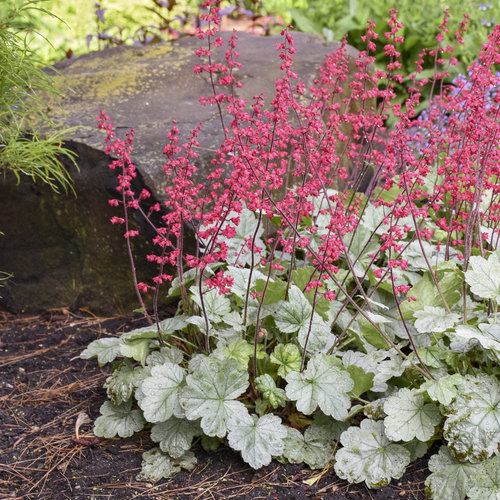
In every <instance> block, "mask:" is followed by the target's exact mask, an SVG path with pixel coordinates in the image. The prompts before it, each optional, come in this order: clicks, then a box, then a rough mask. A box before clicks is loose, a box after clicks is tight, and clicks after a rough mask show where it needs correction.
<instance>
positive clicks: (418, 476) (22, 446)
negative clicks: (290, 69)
mask: <svg viewBox="0 0 500 500" xmlns="http://www.w3.org/2000/svg"><path fill="white" fill-rule="evenodd" d="M137 326H142V325H141V323H140V320H139V319H135V318H132V317H116V318H96V317H94V316H90V315H86V314H84V313H81V314H73V313H70V312H69V311H67V310H59V311H51V312H48V313H46V314H44V315H42V316H21V317H15V316H10V315H3V316H0V453H1V454H0V499H18V500H20V499H47V500H60V499H82V500H83V499H89V500H94V499H95V500H101V499H136V498H137V499H148V498H151V499H166V498H169V499H170V498H172V499H180V500H187V499H205V498H206V499H222V498H228V499H229V498H236V499H238V498H241V499H258V498H271V499H297V500H298V499H334V500H337V499H349V500H351V499H352V500H361V499H363V500H364V499H373V500H375V499H376V500H395V499H400V500H423V499H425V494H424V480H425V477H426V476H427V474H428V470H427V467H426V464H427V462H426V460H421V461H419V462H417V463H415V464H412V465H411V466H410V467H409V468H408V470H407V472H406V474H405V475H404V477H403V478H402V479H400V480H399V481H397V482H394V481H393V483H394V484H392V483H391V484H390V485H388V486H385V487H383V488H381V489H379V490H368V489H367V488H366V487H365V486H364V485H349V484H348V483H346V482H345V481H343V480H341V479H339V478H338V477H337V476H336V475H335V473H334V471H333V468H330V469H329V470H327V471H311V470H308V469H306V468H305V467H304V466H303V465H302V464H299V465H290V464H289V465H281V464H279V463H277V462H273V463H271V465H269V466H268V467H265V468H264V469H262V470H259V471H254V470H253V469H251V468H250V467H249V466H248V465H246V464H245V463H244V462H243V461H242V460H241V457H240V456H239V455H237V454H236V453H234V452H232V451H231V450H229V449H222V450H219V451H215V452H208V453H207V452H205V451H203V450H202V449H201V448H200V449H195V450H194V451H195V453H196V456H197V457H198V465H197V466H196V467H195V469H194V470H193V471H191V472H185V471H182V472H181V473H179V474H178V475H177V476H175V477H174V478H173V479H170V480H168V481H160V482H159V483H156V484H154V485H153V484H148V483H143V482H142V483H141V482H137V481H136V480H135V476H136V475H137V474H138V472H139V471H140V467H141V454H142V452H143V451H146V450H147V449H150V448H152V447H153V443H152V442H151V440H150V438H149V433H148V431H144V432H141V433H138V434H136V435H134V436H133V437H132V438H129V439H117V440H106V439H95V438H94V439H92V438H93V435H92V422H93V421H94V420H95V419H96V418H97V417H98V416H99V407H100V406H101V404H102V403H103V401H105V400H106V393H105V391H104V390H103V389H102V384H103V382H104V380H105V378H106V377H107V375H108V374H109V371H110V367H109V366H106V367H104V368H103V369H100V368H99V367H98V366H97V363H96V361H95V359H92V360H88V361H87V360H82V359H80V358H79V357H78V356H79V354H80V352H81V351H82V350H83V349H84V348H85V347H86V346H87V344H88V343H89V342H90V341H92V340H94V339H96V338H98V337H101V336H110V335H115V334H117V333H118V332H122V331H130V330H131V329H132V328H135V327H137ZM83 414H87V415H88V417H90V419H89V420H90V421H88V419H85V417H83ZM79 415H80V418H79V424H78V426H77V419H78V416H79ZM82 417H83V418H82ZM86 420H87V422H86V423H85V421H86ZM82 421H83V422H84V423H83V424H82V425H80V422H82ZM76 427H79V429H77V428H76ZM321 474H322V475H321ZM317 477H320V479H319V480H318V481H316V482H314V483H313V485H312V486H310V485H309V484H311V483H312V482H313V480H314V478H317ZM305 481H307V482H308V483H309V484H307V483H306V482H305Z"/></svg>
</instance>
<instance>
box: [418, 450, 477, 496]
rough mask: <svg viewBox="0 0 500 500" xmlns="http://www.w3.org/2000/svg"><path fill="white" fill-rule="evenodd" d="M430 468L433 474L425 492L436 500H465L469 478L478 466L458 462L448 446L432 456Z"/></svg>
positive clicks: (429, 477)
mask: <svg viewBox="0 0 500 500" xmlns="http://www.w3.org/2000/svg"><path fill="white" fill-rule="evenodd" d="M428 466H429V470H430V471H431V472H432V474H430V475H429V476H428V477H427V479H426V480H425V486H426V490H425V491H426V493H427V495H428V496H429V497H430V498H432V499H434V500H464V498H465V495H466V494H467V491H468V488H467V485H468V482H469V478H471V477H472V476H473V475H475V474H476V471H477V468H478V465H474V464H471V463H469V462H459V461H458V460H456V459H455V458H454V457H452V456H451V454H450V451H449V450H448V448H447V447H446V446H441V448H440V449H439V453H437V454H436V455H432V457H431V458H430V459H429V465H428Z"/></svg>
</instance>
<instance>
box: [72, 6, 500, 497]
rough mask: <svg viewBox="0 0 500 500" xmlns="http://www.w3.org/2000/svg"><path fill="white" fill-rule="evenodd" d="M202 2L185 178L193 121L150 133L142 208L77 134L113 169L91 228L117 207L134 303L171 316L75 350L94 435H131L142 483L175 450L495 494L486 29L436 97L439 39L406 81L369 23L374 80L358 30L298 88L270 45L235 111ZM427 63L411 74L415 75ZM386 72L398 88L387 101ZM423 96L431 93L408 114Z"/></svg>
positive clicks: (490, 70)
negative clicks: (160, 154) (144, 238)
mask: <svg viewBox="0 0 500 500" xmlns="http://www.w3.org/2000/svg"><path fill="white" fill-rule="evenodd" d="M205 7H206V8H207V13H206V14H205V15H204V18H203V20H204V23H205V25H204V27H203V29H200V31H199V33H198V36H199V38H200V39H201V40H203V41H204V45H203V46H202V47H201V48H200V49H199V50H198V51H197V54H198V55H199V56H200V63H199V64H198V65H197V66H196V67H195V68H194V72H195V73H196V74H199V73H204V74H206V75H208V78H209V81H210V83H211V89H212V93H211V95H208V96H203V97H201V98H200V104H201V105H202V106H212V107H214V109H216V110H217V111H218V113H219V116H220V122H221V127H222V129H223V132H224V140H223V142H222V144H221V145H220V147H219V148H218V149H217V151H216V153H215V154H214V157H213V160H212V165H213V168H212V170H211V171H210V173H209V174H208V175H207V177H206V181H205V182H204V183H203V184H197V183H196V182H195V181H194V180H193V179H194V175H193V174H194V173H195V172H196V170H197V166H196V164H197V157H198V152H197V148H198V142H197V137H198V135H199V134H202V133H203V125H202V124H200V126H199V127H198V128H196V129H195V130H193V131H192V133H191V135H190V137H188V138H185V139H181V138H180V137H179V129H178V128H177V127H176V125H175V124H174V125H173V126H172V128H171V130H170V131H169V132H168V134H167V139H168V142H167V144H166V146H165V149H164V154H165V165H164V167H163V168H164V172H165V176H166V179H167V182H166V185H167V188H166V189H165V195H164V199H163V200H161V201H158V202H153V203H151V200H147V199H148V198H150V193H149V192H147V191H142V192H139V193H138V192H135V191H134V189H133V188H132V180H133V178H134V177H135V175H136V170H135V166H134V164H133V162H132V159H131V152H132V140H133V132H131V133H130V134H129V135H128V136H127V137H126V138H125V139H124V140H123V139H119V138H117V137H116V136H115V133H114V132H113V125H112V123H111V122H110V119H109V118H108V117H107V116H106V115H105V114H104V113H102V114H101V116H100V118H99V127H100V128H102V129H103V130H104V131H105V132H106V134H107V138H106V143H107V152H108V153H109V154H110V155H112V156H113V157H114V158H116V159H115V160H113V161H112V163H111V164H110V167H111V168H112V169H114V170H115V172H116V174H117V179H118V187H117V190H118V192H119V196H118V198H117V199H113V200H111V201H110V203H111V204H112V205H114V206H116V207H118V208H119V209H121V211H122V212H121V214H120V215H117V216H116V217H114V218H113V220H112V222H113V223H116V224H122V225H123V227H124V236H125V238H126V239H127V242H129V241H130V239H131V238H133V237H135V236H136V235H137V231H135V230H133V229H131V226H130V224H129V220H130V219H129V217H130V216H129V214H131V213H133V212H135V213H136V215H138V216H141V217H143V218H144V220H145V221H146V223H147V224H148V225H149V226H150V227H151V229H152V230H154V234H155V236H154V240H153V242H154V247H155V249H156V251H155V252H154V253H152V254H151V255H148V256H147V259H148V260H149V261H151V262H155V263H156V264H157V265H158V274H157V275H156V276H155V277H153V279H152V280H151V282H150V283H139V282H137V281H136V280H135V278H134V280H135V281H134V285H135V288H136V290H137V293H138V296H139V300H140V301H141V304H142V307H143V308H144V303H143V302H142V297H143V295H144V294H152V295H153V297H154V302H155V304H158V297H159V296H160V294H165V293H166V294H168V295H170V296H171V297H177V298H178V312H177V314H176V315H175V316H174V317H171V318H167V319H163V320H160V316H159V312H158V306H155V307H154V309H153V312H152V313H151V314H149V313H148V312H147V311H146V309H145V308H144V313H145V314H146V317H147V318H148V320H149V323H150V325H149V326H147V327H144V328H140V329H137V330H134V331H132V332H128V333H125V334H123V335H121V336H120V337H117V338H115V337H112V338H103V339H99V340H96V341H94V342H92V343H91V344H90V345H89V346H88V348H87V349H86V350H85V351H84V352H83V353H82V357H83V358H85V359H87V358H90V357H92V356H97V360H98V362H99V364H101V365H103V364H105V363H110V362H114V363H115V364H114V369H113V372H112V374H111V375H110V376H109V377H108V378H107V380H106V383H105V388H106V390H107V393H108V396H109V401H106V402H105V403H104V404H103V405H102V407H101V416H100V417H98V419H97V420H96V422H95V430H94V432H95V434H96V435H97V436H101V437H104V438H112V437H115V436H119V437H123V438H125V437H129V436H131V435H132V434H133V433H135V432H139V431H142V430H143V429H147V430H148V431H150V433H151V439H152V441H154V442H155V443H157V444H158V447H156V448H153V449H152V450H151V451H148V452H146V453H145V454H144V456H143V459H144V461H143V470H142V472H141V474H140V475H139V478H142V479H147V480H159V479H160V478H167V477H169V476H171V475H172V474H174V473H175V472H177V471H179V470H180V469H181V468H182V467H184V468H187V469H190V468H192V467H194V465H195V463H196V458H195V455H194V454H193V453H192V451H191V448H192V446H193V444H194V443H200V444H201V446H203V447H204V448H206V449H214V448H215V447H217V446H218V445H220V444H226V445H229V446H230V447H231V448H233V449H234V450H237V451H238V452H240V453H241V456H242V458H243V460H245V461H246V462H247V463H248V464H249V465H250V466H252V467H253V468H255V469H258V468H260V467H263V466H265V465H268V464H269V463H270V462H271V460H272V459H273V458H275V459H278V460H281V461H288V462H304V463H306V464H307V465H309V466H310V467H312V468H317V469H323V468H326V467H328V466H329V464H333V466H334V468H335V471H336V473H337V474H338V476H340V477H341V478H344V479H346V480H348V481H349V482H352V483H359V482H365V483H366V484H367V485H368V486H369V487H373V488H376V487H379V486H381V485H384V484H387V483H388V482H389V481H391V479H397V478H400V477H401V476H402V475H403V474H404V472H405V469H406V467H407V466H408V465H409V464H410V463H411V462H412V461H414V460H416V459H417V458H419V457H422V456H424V455H425V454H426V453H427V452H429V453H430V454H431V455H432V456H431V458H430V461H429V469H430V471H431V474H430V476H429V478H428V479H427V481H426V485H427V490H428V494H429V495H430V496H431V497H432V498H438V499H443V500H444V499H449V498H457V499H458V498H465V496H466V495H468V496H469V498H472V499H484V498H486V497H487V494H488V495H489V494H490V492H491V491H496V492H497V493H496V494H498V491H500V476H499V471H500V463H499V460H500V457H499V444H500V382H499V375H500V369H499V367H498V361H499V357H500V327H499V326H498V322H497V315H498V304H499V302H500V251H499V250H498V242H499V237H500V231H499V221H500V218H499V216H500V183H499V182H498V176H499V173H500V172H499V169H500V161H499V160H500V157H499V140H500V127H499V112H500V93H499V92H498V87H499V84H500V78H499V77H498V76H496V75H495V72H494V70H495V68H496V65H498V63H499V62H500V55H499V48H500V25H499V26H496V27H495V28H494V30H493V31H492V33H491V35H490V36H489V37H488V39H487V40H486V41H485V44H484V45H483V49H482V51H481V52H480V54H478V59H477V61H476V62H475V63H474V64H473V65H472V66H471V67H470V68H469V75H468V76H467V77H462V78H460V79H458V80H456V81H455V83H454V84H453V85H445V84H444V83H443V81H444V78H446V77H447V68H448V67H449V65H452V64H456V60H454V58H453V55H452V54H453V48H452V47H449V46H447V47H442V46H441V45H440V43H441V40H442V37H441V36H438V39H437V46H436V48H435V49H433V50H429V51H426V52H424V53H422V54H421V59H420V60H419V61H417V63H416V67H415V73H414V74H412V75H409V76H403V75H402V74H400V72H399V69H400V66H401V64H400V62H399V53H400V51H399V50H398V47H399V46H400V45H401V44H403V43H404V39H403V37H402V36H400V34H399V33H400V30H401V27H402V26H401V24H400V23H399V21H398V19H397V12H396V11H391V13H390V18H389V22H388V29H387V32H386V33H384V34H381V35H380V36H382V37H385V39H386V45H385V57H386V59H387V68H386V70H385V71H380V70H377V71H374V70H373V69H372V63H373V61H374V57H375V54H374V50H375V44H374V40H375V39H376V38H377V37H378V36H379V35H378V34H377V33H375V32H374V25H373V23H369V24H368V27H367V31H366V35H365V36H364V41H365V42H366V50H365V51H362V52H361V53H360V54H359V56H358V58H357V60H356V72H355V75H354V79H353V81H352V83H350V84H349V85H348V86H347V87H346V88H344V87H345V85H344V82H345V80H346V79H347V76H348V59H347V55H346V50H345V49H346V46H345V42H344V43H342V44H341V46H340V47H339V48H338V50H336V51H335V52H333V53H332V54H330V55H328V56H327V57H326V60H325V64H324V66H323V67H322V68H320V70H319V72H318V77H317V79H316V81H315V84H314V86H313V87H312V88H306V87H305V85H304V84H303V83H302V82H301V81H300V80H299V79H298V75H296V74H295V72H294V67H293V56H294V53H295V46H294V40H293V36H292V35H291V33H290V31H289V30H288V29H286V30H284V31H283V33H282V41H281V42H280V43H279V44H278V45H277V47H276V50H277V51H278V52H279V55H280V59H281V66H280V67H281V71H282V76H281V78H280V79H278V80H277V81H276V93H275V96H274V98H273V99H272V100H271V101H270V102H269V103H266V102H265V98H264V96H263V95H258V96H255V97H254V99H253V100H252V101H249V102H247V101H245V100H243V99H240V98H238V97H237V93H236V90H237V89H238V88H239V87H241V86H242V83H241V82H239V81H238V80H237V74H238V72H237V69H238V68H239V67H240V66H241V63H240V62H239V60H238V52H237V40H238V37H237V35H236V34H235V33H233V34H232V35H231V36H230V37H229V38H228V39H227V40H226V42H224V39H223V38H222V36H221V35H220V33H219V29H218V27H219V16H218V12H219V10H218V5H217V4H216V3H214V2H213V1H209V2H207V3H206V4H205ZM466 21H467V19H466V18H465V20H464V22H463V23H462V24H461V25H460V27H459V28H458V30H457V33H456V35H457V43H462V42H463V34H464V32H465V31H466ZM441 30H442V31H445V30H448V16H447V15H446V14H445V18H444V22H443V23H442V25H441ZM226 38H227V37H226ZM219 53H222V57H219ZM427 57H431V58H433V59H434V61H435V68H436V72H435V75H434V76H433V77H431V78H424V77H423V76H422V75H421V73H420V72H421V68H422V64H423V61H424V59H425V58H427ZM405 78H407V79H408V80H409V81H410V82H412V85H411V90H410V93H409V95H408V96H407V97H406V99H405V100H404V104H403V105H401V104H395V103H394V102H395V99H396V97H397V96H396V95H395V92H394V86H395V83H396V82H401V81H402V80H403V79H405ZM426 86H430V87H431V89H432V93H433V95H434V97H433V99H432V100H431V104H430V105H429V106H428V108H427V109H426V110H425V112H423V113H417V111H416V110H417V109H418V106H419V99H420V95H421V92H422V89H423V88H424V87H426ZM375 100H376V102H377V106H372V105H370V103H373V102H375ZM354 101H359V104H360V105H359V106H357V109H358V110H359V111H357V112H351V111H350V109H352V108H351V107H350V106H349V105H350V103H352V102H354ZM389 116H392V117H393V118H394V119H395V120H396V125H395V126H394V127H393V128H392V129H391V130H386V129H385V124H386V122H387V119H388V117H389ZM367 178H368V182H366V179H367ZM363 183H364V184H363ZM362 184H363V185H365V186H366V189H365V191H364V192H359V190H358V188H359V186H361V185H362ZM146 200H147V205H146V204H145V203H144V202H145V201H146ZM146 206H148V207H149V208H148V209H146V208H145V207H146ZM155 213H156V216H155V217H152V215H153V214H155ZM154 220H160V223H159V224H158V223H155V222H153V221H154ZM188 230H189V233H190V237H193V238H194V241H195V243H196V244H195V250H194V251H191V252H189V251H187V249H186V248H187V247H186V246H185V245H184V242H185V239H186V234H185V233H186V231H188ZM129 253H130V256H131V258H132V257H133V256H132V252H131V250H130V246H129ZM132 262H133V259H132ZM134 276H135V274H134ZM319 477H320V476H319ZM457 478H458V479H457ZM485 495H486V496H485ZM488 498H493V497H488Z"/></svg>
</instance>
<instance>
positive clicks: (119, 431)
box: [94, 400, 146, 438]
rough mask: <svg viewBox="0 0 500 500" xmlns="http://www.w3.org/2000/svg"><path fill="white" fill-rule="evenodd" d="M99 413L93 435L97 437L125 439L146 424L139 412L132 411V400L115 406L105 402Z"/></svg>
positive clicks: (136, 410)
mask: <svg viewBox="0 0 500 500" xmlns="http://www.w3.org/2000/svg"><path fill="white" fill-rule="evenodd" d="M100 412H101V416H100V417H97V419H96V421H95V424H94V434H95V435H96V436H99V437H104V438H113V437H115V436H120V437H122V438H127V437H130V436H132V434H134V432H139V431H141V430H142V429H143V428H144V425H145V424H146V421H145V420H144V417H143V416H142V412H141V410H138V409H134V410H132V400H129V401H125V402H124V403H121V404H119V405H116V406H115V405H114V404H113V403H111V401H105V402H104V403H103V404H102V406H101V409H100Z"/></svg>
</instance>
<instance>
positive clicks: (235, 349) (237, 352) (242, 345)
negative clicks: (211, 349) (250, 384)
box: [221, 338, 265, 369]
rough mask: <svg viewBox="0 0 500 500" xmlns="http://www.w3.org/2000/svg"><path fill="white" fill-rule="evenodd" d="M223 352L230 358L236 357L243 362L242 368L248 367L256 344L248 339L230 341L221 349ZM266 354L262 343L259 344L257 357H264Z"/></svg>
mask: <svg viewBox="0 0 500 500" xmlns="http://www.w3.org/2000/svg"><path fill="white" fill-rule="evenodd" d="M221 352H222V354H224V356H225V357H226V358H228V359H236V361H238V362H239V363H240V364H241V367H242V368H245V369H246V368H247V367H248V361H249V360H250V359H251V358H252V359H253V354H254V346H253V344H250V343H249V342H247V341H246V340H243V339H241V338H240V339H239V340H236V341H233V342H230V343H229V344H228V345H227V346H226V347H223V348H222V349H221ZM264 356H265V352H263V351H262V348H261V346H260V345H258V346H257V359H262V358H263V357H264Z"/></svg>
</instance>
